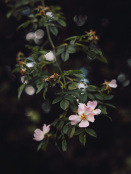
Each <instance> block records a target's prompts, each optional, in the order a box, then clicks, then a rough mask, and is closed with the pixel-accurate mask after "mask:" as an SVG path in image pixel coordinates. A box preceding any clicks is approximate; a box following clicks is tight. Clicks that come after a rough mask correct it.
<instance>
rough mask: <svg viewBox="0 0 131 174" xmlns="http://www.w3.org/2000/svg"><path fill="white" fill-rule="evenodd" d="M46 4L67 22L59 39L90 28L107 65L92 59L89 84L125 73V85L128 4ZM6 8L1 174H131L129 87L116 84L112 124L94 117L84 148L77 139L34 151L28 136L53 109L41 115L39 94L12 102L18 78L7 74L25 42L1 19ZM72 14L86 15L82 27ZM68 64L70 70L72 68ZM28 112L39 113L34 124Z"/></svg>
mask: <svg viewBox="0 0 131 174" xmlns="http://www.w3.org/2000/svg"><path fill="white" fill-rule="evenodd" d="M46 3H47V5H60V6H61V7H62V10H63V12H64V14H65V16H66V18H67V27H66V29H64V30H62V31H61V34H60V35H61V37H63V38H65V37H66V36H71V35H80V34H83V32H84V31H89V30H90V29H93V30H95V31H96V34H97V35H98V36H99V38H100V41H99V42H98V46H99V47H100V48H101V49H102V51H103V53H104V55H105V57H107V59H108V61H109V64H108V65H105V64H103V63H101V62H98V61H97V60H93V61H92V63H91V64H90V66H89V67H88V68H89V69H90V73H89V80H90V81H91V83H92V84H93V83H94V84H96V85H97V84H100V83H102V82H103V79H107V80H111V79H113V78H115V79H117V76H118V75H119V74H120V73H124V74H125V75H126V77H127V79H128V80H129V81H130V77H131V67H130V66H129V65H128V64H127V60H128V59H129V58H131V12H130V9H131V2H130V1H127V0H119V1H118V0H115V1H113V0H110V1H104V0H103V1H102V0H99V1H97V0H87V1H86V0H81V1H76V0H56V1H54V0H48V1H46ZM7 11H8V9H7V7H6V4H5V3H4V1H1V2H0V60H1V65H0V78H1V81H0V108H1V110H0V111H1V114H0V146H1V147H0V160H1V161H0V164H1V167H2V168H1V170H2V169H3V173H5V174H6V173H9V172H12V173H14V174H15V173H19V174H22V173H25V174H26V173H32V174H40V173H44V172H47V173H63V174H67V173H68V174H70V173H82V174H84V173H86V174H95V173H101V174H105V173H106V174H128V173H129V174H130V173H131V148H130V146H131V114H130V113H131V107H130V100H131V98H130V93H131V92H130V87H131V85H130V83H129V85H128V86H125V87H124V86H123V85H122V83H120V82H118V88H117V89H115V90H114V92H115V98H114V99H113V101H112V103H113V104H115V105H116V106H117V108H118V110H114V109H110V110H109V114H110V116H111V117H112V119H113V121H112V122H110V120H109V119H107V118H105V117H104V116H99V118H97V119H96V122H95V123H94V127H95V129H96V131H97V134H98V138H97V139H95V138H92V137H88V138H87V144H86V147H83V146H82V145H80V143H79V142H78V140H77V138H76V139H75V138H74V139H73V140H71V141H69V143H68V151H67V152H64V153H60V152H59V151H58V150H57V148H56V147H55V146H54V145H53V144H51V145H49V147H48V148H47V151H46V152H43V151H39V152H37V151H36V149H37V146H38V143H37V142H35V141H34V140H32V138H33V131H34V129H35V128H36V127H39V128H40V127H41V126H42V124H43V121H47V120H49V119H48V118H49V116H52V117H53V115H54V113H57V111H55V109H54V108H52V111H51V112H50V113H49V114H44V113H42V111H41V103H42V102H43V99H42V98H41V96H40V95H37V96H36V95H35V96H28V95H26V94H23V96H22V98H21V100H20V101H18V99H17V88H18V86H19V85H20V83H21V82H20V79H19V76H16V75H12V73H11V70H12V69H13V68H14V66H15V63H16V54H17V52H18V51H19V50H21V48H22V47H24V44H25V43H26V40H25V37H24V34H25V33H24V31H22V30H20V31H16V28H17V26H18V22H17V21H16V20H15V18H13V17H12V18H10V19H7V18H6V13H7ZM76 14H85V15H87V17H88V20H87V21H86V23H85V24H84V25H83V26H81V27H79V26H77V25H76V23H75V22H74V21H73V17H74V16H75V15H76ZM71 66H72V65H69V67H71ZM27 107H31V108H33V109H35V110H37V111H39V112H40V113H41V117H40V121H39V122H37V123H36V122H33V121H32V120H30V119H29V118H28V117H27V116H25V110H26V108H27Z"/></svg>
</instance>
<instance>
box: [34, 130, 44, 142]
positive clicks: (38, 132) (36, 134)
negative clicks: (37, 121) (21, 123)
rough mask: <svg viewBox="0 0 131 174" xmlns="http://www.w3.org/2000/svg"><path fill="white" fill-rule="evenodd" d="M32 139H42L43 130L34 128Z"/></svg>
mask: <svg viewBox="0 0 131 174" xmlns="http://www.w3.org/2000/svg"><path fill="white" fill-rule="evenodd" d="M33 139H34V140H36V141H41V140H43V139H44V133H43V131H41V130H40V129H36V130H35V131H34V138H33Z"/></svg>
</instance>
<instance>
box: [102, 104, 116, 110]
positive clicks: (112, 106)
mask: <svg viewBox="0 0 131 174" xmlns="http://www.w3.org/2000/svg"><path fill="white" fill-rule="evenodd" d="M104 105H106V106H109V107H111V108H114V109H117V107H116V106H114V105H112V104H110V103H104Z"/></svg>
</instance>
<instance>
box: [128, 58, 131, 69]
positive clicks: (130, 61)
mask: <svg viewBox="0 0 131 174" xmlns="http://www.w3.org/2000/svg"><path fill="white" fill-rule="evenodd" d="M127 64H128V66H129V67H131V58H129V59H128V60H127Z"/></svg>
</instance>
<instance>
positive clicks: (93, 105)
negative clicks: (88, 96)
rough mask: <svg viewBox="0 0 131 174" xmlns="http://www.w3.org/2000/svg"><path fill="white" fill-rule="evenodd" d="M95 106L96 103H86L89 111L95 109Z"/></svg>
mask: <svg viewBox="0 0 131 174" xmlns="http://www.w3.org/2000/svg"><path fill="white" fill-rule="evenodd" d="M96 106H97V101H88V103H87V107H90V108H91V109H95V107H96Z"/></svg>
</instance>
